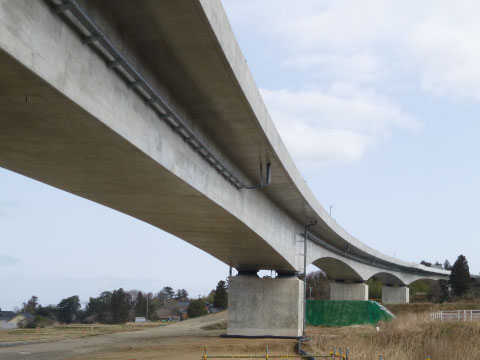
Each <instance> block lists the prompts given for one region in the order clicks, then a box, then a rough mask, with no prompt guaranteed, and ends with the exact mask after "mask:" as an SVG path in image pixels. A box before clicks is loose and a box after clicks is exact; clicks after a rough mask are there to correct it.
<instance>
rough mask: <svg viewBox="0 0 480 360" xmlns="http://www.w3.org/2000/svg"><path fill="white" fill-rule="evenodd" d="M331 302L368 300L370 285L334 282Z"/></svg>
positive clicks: (331, 284) (331, 288)
mask: <svg viewBox="0 0 480 360" xmlns="http://www.w3.org/2000/svg"><path fill="white" fill-rule="evenodd" d="M330 300H368V285H367V284H363V283H359V284H355V283H339V282H332V283H330Z"/></svg>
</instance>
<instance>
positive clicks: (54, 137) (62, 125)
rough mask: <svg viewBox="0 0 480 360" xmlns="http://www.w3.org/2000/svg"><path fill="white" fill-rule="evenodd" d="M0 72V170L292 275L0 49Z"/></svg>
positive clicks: (217, 210) (248, 235)
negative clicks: (26, 177) (0, 168)
mask: <svg viewBox="0 0 480 360" xmlns="http://www.w3.org/2000/svg"><path fill="white" fill-rule="evenodd" d="M0 68H1V70H2V71H1V72H0V166H1V167H4V168H6V169H9V170H12V171H15V172H17V173H20V174H23V175H25V176H28V177H31V178H33V179H36V180H39V181H41V182H43V183H46V184H49V185H52V186H54V187H57V188H59V189H62V190H65V191H68V192H70V193H73V194H76V195H78V196H81V197H83V198H86V199H89V200H92V201H95V202H97V203H100V204H103V205H105V206H108V207H110V208H113V209H116V210H118V211H120V212H123V213H125V214H128V215H131V216H133V217H135V218H137V219H140V220H142V221H145V222H147V223H149V224H151V225H154V226H156V227H159V228H161V229H163V230H165V231H167V232H169V233H172V234H174V235H176V236H178V237H180V238H182V239H184V240H185V241H187V242H189V243H191V244H193V245H194V246H197V247H198V248H200V249H202V250H205V251H206V252H208V253H209V254H211V255H213V256H214V257H216V258H218V259H220V260H222V261H224V262H225V263H228V264H231V265H233V266H236V267H242V266H243V267H249V266H252V267H253V266H256V265H258V264H264V266H265V268H271V269H285V270H292V269H291V266H290V265H289V264H288V263H287V262H286V261H285V260H284V259H283V258H282V257H281V256H280V255H278V253H277V252H276V251H275V250H273V249H272V248H271V247H270V246H269V245H268V244H267V243H266V242H265V241H263V240H262V239H261V238H260V237H258V235H256V234H255V233H253V232H252V231H251V230H249V229H248V227H246V226H245V225H244V224H243V223H242V222H240V221H239V220H238V219H236V218H235V217H234V216H232V215H231V214H229V213H228V212H227V211H225V210H224V209H223V208H221V207H220V206H218V205H217V204H215V203H213V201H211V200H210V199H208V198H207V197H205V196H204V195H202V194H201V193H199V192H198V191H196V190H195V189H194V188H192V187H191V186H189V185H187V184H186V183H184V182H183V181H182V180H180V179H179V178H178V177H177V176H175V175H173V174H172V173H171V172H169V171H167V170H166V169H164V168H163V167H162V166H160V165H159V164H158V163H157V162H156V161H154V160H153V159H151V158H150V157H149V156H147V155H146V154H144V153H143V152H142V151H140V150H139V149H137V148H136V147H135V146H133V145H132V144H131V143H130V142H128V141H126V140H125V139H124V138H122V137H121V136H120V135H118V134H117V133H116V132H114V131H113V130H111V129H110V128H108V127H107V126H105V125H104V124H103V123H102V122H100V121H98V120H97V119H96V118H94V117H93V116H91V115H90V114H88V113H87V112H85V111H84V110H82V109H81V108H80V107H79V106H77V105H76V104H74V103H73V102H72V101H70V100H69V99H67V98H65V97H64V96H63V95H62V94H60V93H59V92H58V91H56V90H55V89H53V88H52V87H50V86H49V85H48V84H47V83H45V82H44V81H43V80H41V79H40V78H39V77H38V76H36V75H35V74H33V73H32V72H30V71H29V70H28V69H26V68H25V67H24V66H22V65H21V64H19V63H18V62H17V61H16V60H14V59H13V58H11V57H10V56H9V55H8V54H6V53H5V52H3V51H0ZM92 90H93V89H92ZM79 221H81V220H79ZM265 254H268V256H265Z"/></svg>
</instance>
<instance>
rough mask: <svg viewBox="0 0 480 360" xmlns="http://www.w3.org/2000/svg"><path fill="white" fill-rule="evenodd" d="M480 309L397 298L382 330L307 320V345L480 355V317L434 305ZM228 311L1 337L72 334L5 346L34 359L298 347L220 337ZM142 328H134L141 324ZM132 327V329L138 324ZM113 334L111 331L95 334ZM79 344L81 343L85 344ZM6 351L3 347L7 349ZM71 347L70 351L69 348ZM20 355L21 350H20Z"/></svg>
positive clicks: (374, 358) (178, 356) (365, 354)
mask: <svg viewBox="0 0 480 360" xmlns="http://www.w3.org/2000/svg"><path fill="white" fill-rule="evenodd" d="M472 308H474V309H480V304H467V303H463V304H445V305H432V304H411V305H398V306H392V307H391V310H392V311H393V312H394V313H395V314H396V315H397V319H396V320H393V321H390V322H385V323H379V324H378V326H379V331H378V332H377V330H376V327H375V326H371V325H368V326H367V325H354V326H348V327H342V328H336V327H308V328H307V336H308V337H309V338H310V339H311V340H310V341H309V342H307V343H306V344H305V345H304V348H305V349H307V350H308V352H309V353H312V354H313V353H315V354H328V353H329V352H330V351H331V350H332V348H333V347H334V346H335V347H337V349H338V347H339V346H342V347H343V349H345V347H349V349H350V357H351V359H352V360H378V359H379V355H380V354H382V355H383V359H384V360H426V359H427V357H428V356H430V359H431V360H452V359H475V360H476V359H480V322H443V323H441V322H432V321H430V319H429V313H430V312H432V311H439V310H457V309H472ZM226 319H227V313H226V312H223V313H219V314H213V315H208V316H203V317H200V318H196V319H192V320H188V321H183V322H180V323H175V324H171V325H169V326H163V325H164V324H158V323H150V324H126V325H122V326H112V325H110V326H109V325H94V326H93V328H91V327H90V326H85V325H70V326H57V327H52V328H46V329H41V330H40V333H39V335H37V334H36V330H35V329H33V330H14V331H11V332H5V331H2V332H0V341H2V342H3V341H25V340H35V339H38V338H40V339H45V340H46V341H48V340H55V339H62V338H67V339H68V338H75V340H74V341H70V342H69V341H52V342H47V343H44V344H43V343H40V344H33V345H25V346H15V347H7V348H4V349H3V350H2V348H1V347H0V358H2V355H4V356H7V355H8V356H11V357H5V358H12V359H17V357H14V356H13V355H15V354H17V353H19V352H20V351H23V352H24V351H27V352H31V353H32V354H35V356H37V357H35V359H49V360H51V359H69V360H85V359H89V360H100V359H102V360H107V359H108V360H133V359H134V360H147V359H150V360H151V359H168V360H188V359H197V360H198V359H200V357H201V356H202V355H203V349H204V346H205V345H207V346H208V353H209V354H210V355H212V354H220V355H246V354H255V355H262V354H263V355H264V354H265V347H266V346H267V345H268V347H269V352H270V354H294V345H295V343H296V341H295V340H285V339H232V338H222V337H220V334H222V333H225V328H226ZM143 329H145V330H146V331H141V332H138V331H136V330H143ZM132 330H133V332H130V333H129V331H132ZM102 334H113V335H107V336H92V335H102ZM79 349H81V351H80V350H79ZM2 351H3V353H2ZM67 354H68V355H67ZM18 359H20V357H18Z"/></svg>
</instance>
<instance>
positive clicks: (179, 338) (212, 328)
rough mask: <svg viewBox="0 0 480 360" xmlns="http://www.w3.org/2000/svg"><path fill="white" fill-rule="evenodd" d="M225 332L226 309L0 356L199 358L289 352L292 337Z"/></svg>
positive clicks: (28, 359)
mask: <svg viewBox="0 0 480 360" xmlns="http://www.w3.org/2000/svg"><path fill="white" fill-rule="evenodd" d="M225 332H226V313H219V314H214V315H208V316H204V317H201V318H197V319H192V320H188V321H182V322H180V323H175V324H172V325H169V326H164V327H158V328H153V329H148V330H142V331H135V332H125V333H117V334H111V335H99V336H91V337H86V338H77V339H68V340H59V341H52V342H45V343H36V344H28V345H18V346H9V347H0V359H1V360H17V359H22V360H47V359H48V360H58V359H68V360H80V359H81V360H85V359H109V360H113V359H119V360H120V359H121V360H141V359H142V360H143V359H172V360H180V359H181V360H188V359H197V360H198V359H200V357H201V355H202V354H203V351H204V350H203V349H204V346H205V345H207V346H208V352H209V353H210V354H213V353H217V354H218V353H220V354H238V353H249V354H250V353H251V354H253V353H255V354H259V355H260V354H264V353H265V352H264V351H265V346H266V345H268V346H269V349H270V351H275V352H281V353H290V354H291V353H292V352H293V344H294V340H274V339H268V340H264V339H255V340H250V339H248V340H247V339H231V338H220V335H221V334H223V333H225Z"/></svg>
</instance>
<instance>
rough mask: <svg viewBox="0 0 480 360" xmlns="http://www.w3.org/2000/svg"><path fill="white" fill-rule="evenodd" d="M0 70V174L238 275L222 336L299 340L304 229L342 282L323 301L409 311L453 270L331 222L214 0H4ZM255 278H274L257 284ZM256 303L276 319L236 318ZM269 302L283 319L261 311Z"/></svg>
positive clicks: (324, 265)
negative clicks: (108, 215) (372, 282)
mask: <svg viewBox="0 0 480 360" xmlns="http://www.w3.org/2000/svg"><path fill="white" fill-rule="evenodd" d="M0 70H1V72H0V166H2V167H4V168H7V169H10V170H12V171H15V172H17V173H20V174H23V175H26V176H29V177H31V178H33V179H36V180H39V181H42V182H44V183H46V184H49V185H52V186H55V187H57V188H60V189H63V190H65V191H68V192H70V193H73V194H76V195H78V196H81V197H84V198H87V199H90V200H92V201H95V202H97V203H100V204H103V205H106V206H108V207H111V208H113V209H116V210H118V211H121V212H123V213H125V214H128V215H131V216H133V217H136V218H138V219H140V220H142V221H145V222H147V223H149V224H152V225H154V226H157V227H159V228H161V229H163V230H165V231H168V232H170V233H172V234H174V235H176V236H178V237H179V238H181V239H183V240H185V241H187V242H189V243H190V244H192V245H194V246H196V247H198V248H200V249H202V250H204V251H206V252H208V253H209V254H211V255H213V256H215V257H216V258H218V259H220V260H221V261H223V262H225V263H226V264H229V265H231V266H234V267H235V268H237V269H238V270H239V273H240V275H239V276H237V277H235V278H233V279H231V287H230V302H231V304H230V309H231V311H230V319H229V329H228V332H229V333H230V334H235V335H262V334H270V335H298V334H299V331H300V329H301V321H302V314H301V313H302V312H301V308H302V301H303V291H302V285H301V282H300V281H299V280H298V279H297V278H296V277H294V275H295V274H296V273H298V272H300V271H303V268H304V265H303V264H304V258H303V244H302V240H303V237H304V235H303V234H304V227H305V225H306V224H308V223H309V222H310V221H312V220H316V221H317V225H316V226H314V227H311V228H310V235H309V238H308V241H307V250H308V251H307V255H306V256H307V264H310V263H313V264H315V265H317V266H318V267H320V268H321V269H322V270H324V271H325V272H326V273H327V275H328V276H329V278H330V279H332V280H335V281H336V282H335V283H332V288H331V296H332V298H338V299H342V298H343V299H364V298H365V296H366V294H367V295H368V287H367V285H366V284H364V282H365V281H366V280H368V279H369V278H371V277H372V276H375V277H377V278H380V279H381V280H382V281H383V282H384V283H385V284H386V285H390V286H389V287H385V299H384V300H386V302H389V301H390V302H408V289H407V288H406V287H405V286H404V285H408V284H409V283H411V282H412V281H415V280H418V279H424V278H427V279H434V280H436V279H446V278H447V277H448V275H449V272H447V271H443V270H439V269H434V268H429V267H425V266H422V265H419V264H414V263H410V262H405V261H401V260H398V259H394V258H392V257H390V256H387V255H385V254H382V253H380V252H378V251H376V250H374V249H372V248H370V247H368V246H366V245H365V244H363V243H361V242H360V241H359V240H357V239H356V238H354V237H353V236H352V235H350V234H349V233H347V232H346V231H345V230H344V229H343V228H342V227H341V226H340V225H338V224H337V222H336V221H334V220H333V219H332V218H331V217H330V216H329V215H328V213H327V212H326V211H325V209H324V208H323V207H322V206H321V205H320V203H319V202H318V200H317V199H316V198H315V197H314V195H313V194H312V192H311V190H310V189H309V188H308V186H307V185H306V183H305V182H304V181H303V179H302V176H301V175H300V173H299V171H298V170H297V168H296V166H295V164H294V162H293V160H292V158H291V156H290V155H289V153H288V151H287V150H286V148H285V145H284V143H283V141H282V140H281V138H280V135H279V133H278V131H277V129H276V128H275V126H274V124H273V122H272V120H271V118H270V115H269V114H268V111H267V109H266V107H265V104H264V102H263V100H262V98H261V96H260V94H259V91H258V89H257V87H256V85H255V82H254V80H253V78H252V75H251V73H250V71H249V69H248V66H247V65H246V61H245V59H244V57H243V55H242V53H241V51H240V48H239V46H238V43H237V41H236V39H235V36H234V34H233V32H232V30H231V28H230V25H229V23H228V19H227V17H226V15H225V13H224V10H223V8H222V6H221V3H220V1H218V0H184V1H176V0H164V1H157V0H137V1H127V0H103V1H101V2H97V1H95V2H94V1H84V0H78V1H70V0H45V1H29V0H15V1H13V0H0ZM267 164H269V165H267ZM268 166H271V169H272V173H271V184H270V185H268V186H266V185H267V184H268V183H269V179H268V177H267V174H266V172H267V171H266V169H267V167H268ZM260 167H262V169H263V176H262V177H260V176H259V171H260ZM260 269H272V270H276V271H277V273H278V274H279V275H280V276H279V277H277V278H276V279H272V280H270V279H258V278H256V277H255V276H251V275H255V273H256V272H257V271H258V270H260ZM248 275H250V276H248ZM259 289H261V290H262V291H261V293H262V294H263V295H262V296H261V297H260V298H257V297H258V296H260V295H258V294H259ZM278 294H283V295H284V296H283V295H282V296H280V297H279V296H278ZM286 294H288V296H287V295H286ZM279 298H282V299H283V300H279ZM252 301H254V302H255V301H256V302H257V304H265V306H259V307H258V306H257V312H261V313H262V316H261V317H260V318H264V319H265V318H272V321H271V322H268V321H267V323H262V324H259V323H256V322H255V318H258V313H255V314H253V315H248V314H245V313H244V309H245V308H248V307H251V304H252ZM272 302H274V303H275V304H276V308H281V309H283V310H285V311H283V310H282V311H283V312H284V313H285V314H287V315H285V316H287V318H288V319H290V320H288V321H287V320H285V319H283V320H282V319H280V320H279V319H278V318H276V315H274V314H270V315H269V311H271V310H269V309H271V308H272V306H271V303H272ZM292 314H295V316H293V317H292ZM297 315H298V316H297ZM274 318H275V319H274ZM292 319H293V320H292Z"/></svg>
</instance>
